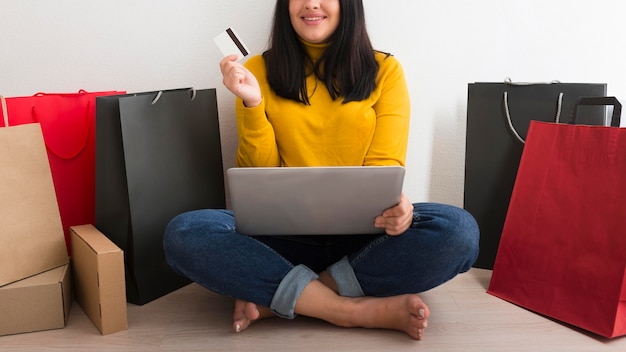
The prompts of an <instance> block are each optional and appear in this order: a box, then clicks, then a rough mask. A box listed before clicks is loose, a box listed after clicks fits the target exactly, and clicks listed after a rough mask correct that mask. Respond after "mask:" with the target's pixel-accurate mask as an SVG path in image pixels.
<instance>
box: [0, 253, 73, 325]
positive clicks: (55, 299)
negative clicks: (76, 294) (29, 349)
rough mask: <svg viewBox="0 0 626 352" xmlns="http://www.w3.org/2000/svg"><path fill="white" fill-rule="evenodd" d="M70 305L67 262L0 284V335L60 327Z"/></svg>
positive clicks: (67, 315)
mask: <svg viewBox="0 0 626 352" xmlns="http://www.w3.org/2000/svg"><path fill="white" fill-rule="evenodd" d="M71 306H72V288H71V276H70V266H69V264H65V265H63V266H60V267H58V268H55V269H52V270H48V271H46V272H43V273H41V274H38V275H35V276H31V277H29V278H26V279H23V280H20V281H17V282H14V283H12V284H9V285H5V286H2V287H0V317H1V318H0V336H2V335H10V334H19V333H24V332H33V331H40V330H49V329H60V328H64V327H65V325H66V324H67V318H68V317H69V314H70V308H71Z"/></svg>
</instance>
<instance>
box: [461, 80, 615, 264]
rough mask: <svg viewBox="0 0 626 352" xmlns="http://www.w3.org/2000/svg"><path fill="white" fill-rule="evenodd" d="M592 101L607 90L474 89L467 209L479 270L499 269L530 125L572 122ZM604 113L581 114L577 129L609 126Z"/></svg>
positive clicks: (596, 86)
mask: <svg viewBox="0 0 626 352" xmlns="http://www.w3.org/2000/svg"><path fill="white" fill-rule="evenodd" d="M586 96H596V97H597V96H606V84H604V83H560V82H557V81H554V82H547V83H514V82H511V81H510V80H508V79H507V80H506V81H505V82H502V83H470V84H469V85H468V99H467V135H466V138H467V139H466V150H465V182H464V183H465V184H464V186H465V188H464V199H463V207H464V208H465V209H466V210H467V211H469V212H470V213H471V214H472V215H473V216H474V217H475V218H476V221H477V222H478V226H479V228H480V253H479V255H478V259H477V260H476V262H475V264H474V266H475V267H478V268H483V269H492V268H493V264H494V262H495V258H496V252H497V249H498V245H499V243H500V235H501V233H502V228H503V226H504V220H505V217H506V213H507V209H508V205H509V201H510V199H511V193H512V191H513V185H514V183H515V177H516V174H517V169H518V167H519V162H520V158H521V155H522V150H523V147H524V141H525V139H526V133H527V132H528V126H529V124H530V121H531V120H537V121H544V122H567V121H568V120H569V119H570V117H571V116H572V113H573V109H574V107H575V106H576V103H577V102H578V99H579V98H580V97H586ZM603 109H604V108H603V107H597V106H596V107H587V108H585V109H584V111H583V110H581V111H579V114H578V120H577V123H578V124H586V125H603V124H605V119H604V115H603V111H604V110H603ZM557 120H559V121H557Z"/></svg>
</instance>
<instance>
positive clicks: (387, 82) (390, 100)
mask: <svg viewBox="0 0 626 352" xmlns="http://www.w3.org/2000/svg"><path fill="white" fill-rule="evenodd" d="M377 55H379V57H381V56H382V60H381V61H379V63H380V67H381V68H380V69H381V72H380V73H379V76H378V77H379V78H378V82H377V85H378V89H379V90H380V91H379V94H380V95H379V97H378V99H377V101H376V102H375V103H374V110H375V111H376V129H375V131H374V137H373V139H372V143H371V145H370V148H369V150H368V152H367V154H366V155H365V160H364V163H363V164H364V165H365V166H372V165H382V166H394V165H400V166H404V165H405V160H406V153H407V147H408V137H409V122H410V115H411V108H410V98H409V92H408V88H407V84H406V79H405V77H404V71H403V69H402V66H401V65H400V63H399V62H398V60H397V59H396V58H395V57H393V56H387V57H385V56H384V55H385V54H381V53H379V54H377Z"/></svg>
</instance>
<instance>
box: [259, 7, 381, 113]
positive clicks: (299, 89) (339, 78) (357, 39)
mask: <svg viewBox="0 0 626 352" xmlns="http://www.w3.org/2000/svg"><path fill="white" fill-rule="evenodd" d="M339 3H340V11H341V19H340V21H339V26H338V27H337V30H336V31H335V33H334V34H333V35H332V37H331V38H330V45H329V47H328V48H327V49H326V50H325V52H324V54H322V56H321V57H320V59H319V60H318V61H317V62H315V63H314V62H313V60H312V59H311V58H310V57H309V55H308V54H307V52H306V49H305V47H304V45H303V44H302V42H301V41H300V39H299V38H298V35H297V34H296V32H295V30H294V29H293V27H292V25H291V20H290V18H289V0H277V1H276V8H275V10H274V23H273V26H272V33H271V37H270V48H269V50H267V51H266V52H265V53H263V57H264V58H265V65H266V68H267V79H268V82H269V85H270V87H271V88H272V89H273V90H274V92H275V93H276V94H277V95H278V96H281V97H283V98H287V99H291V100H295V101H297V102H300V103H303V104H307V105H308V104H309V92H307V88H306V77H307V75H309V74H311V73H314V74H315V75H316V76H317V77H318V78H319V79H320V80H321V81H322V82H323V83H324V85H325V86H326V88H328V91H329V92H330V96H331V97H332V99H333V100H335V99H338V98H343V102H344V103H348V102H351V101H360V100H364V99H366V98H367V97H368V96H369V95H370V94H371V93H372V91H373V90H374V89H375V88H376V76H377V75H378V69H379V67H378V62H376V60H375V58H374V49H373V48H372V43H371V42H370V39H369V36H368V34H367V30H366V28H365V11H364V9H363V2H362V0H340V1H339ZM307 70H308V72H307Z"/></svg>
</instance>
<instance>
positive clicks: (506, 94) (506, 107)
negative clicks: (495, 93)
mask: <svg viewBox="0 0 626 352" xmlns="http://www.w3.org/2000/svg"><path fill="white" fill-rule="evenodd" d="M562 109H563V92H561V93H559V97H558V98H557V103H556V116H555V117H554V122H556V123H559V120H560V119H561V110H562ZM504 112H505V113H506V121H507V122H508V125H509V131H511V133H513V135H514V136H515V137H516V138H517V140H519V141H520V142H521V143H522V144H525V143H526V141H525V140H524V138H522V136H520V135H519V133H518V132H517V130H516V129H515V126H513V120H512V119H511V111H510V110H509V92H507V91H505V92H504Z"/></svg>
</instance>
